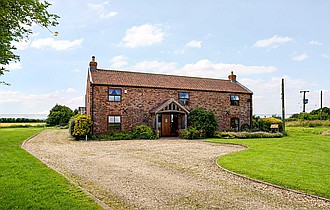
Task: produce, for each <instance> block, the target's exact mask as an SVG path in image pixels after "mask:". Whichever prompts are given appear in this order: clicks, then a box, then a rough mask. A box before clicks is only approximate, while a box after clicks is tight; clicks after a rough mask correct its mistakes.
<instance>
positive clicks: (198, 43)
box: [186, 40, 202, 48]
mask: <svg viewBox="0 0 330 210" xmlns="http://www.w3.org/2000/svg"><path fill="white" fill-rule="evenodd" d="M186 47H191V48H201V47H202V41H198V40H192V41H190V42H188V43H187V44H186Z"/></svg>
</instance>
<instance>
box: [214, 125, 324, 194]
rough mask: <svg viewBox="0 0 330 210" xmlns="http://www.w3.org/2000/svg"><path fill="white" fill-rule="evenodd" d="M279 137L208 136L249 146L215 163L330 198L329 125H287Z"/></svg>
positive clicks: (257, 177) (253, 176)
mask: <svg viewBox="0 0 330 210" xmlns="http://www.w3.org/2000/svg"><path fill="white" fill-rule="evenodd" d="M287 130H288V131H289V132H288V136H287V137H284V138H279V139H245V140H242V139H241V140H239V139H229V140H225V139H209V140H208V141H212V142H226V143H236V144H243V145H246V146H248V149H246V150H244V151H242V152H238V153H234V154H230V155H227V156H224V157H221V158H219V159H218V160H217V162H218V164H219V165H221V166H223V167H224V168H226V169H228V170H231V171H234V172H236V173H239V174H243V175H245V176H248V177H250V178H254V179H258V180H262V181H265V182H269V183H273V184H276V185H280V186H283V187H286V188H291V189H295V190H299V191H301V192H306V193H310V194H314V195H318V196H321V197H325V198H330V173H329V171H330V136H329V135H321V134H320V133H321V132H322V131H325V130H330V128H329V127H315V128H303V127H288V128H287Z"/></svg>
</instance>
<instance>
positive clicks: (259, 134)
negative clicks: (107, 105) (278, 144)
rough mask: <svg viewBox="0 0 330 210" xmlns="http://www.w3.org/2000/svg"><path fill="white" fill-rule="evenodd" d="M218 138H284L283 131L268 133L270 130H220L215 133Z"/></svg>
mask: <svg viewBox="0 0 330 210" xmlns="http://www.w3.org/2000/svg"><path fill="white" fill-rule="evenodd" d="M215 136H216V137H218V138H223V139H233V138H238V139H250V138H282V137H283V136H284V134H283V133H268V132H262V131H258V132H218V133H216V134H215Z"/></svg>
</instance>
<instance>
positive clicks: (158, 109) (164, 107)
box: [149, 98, 189, 114]
mask: <svg viewBox="0 0 330 210" xmlns="http://www.w3.org/2000/svg"><path fill="white" fill-rule="evenodd" d="M164 112H172V113H173V112H176V113H184V114H189V111H188V110H187V109H186V108H184V107H183V106H182V105H181V104H180V103H179V102H177V101H176V100H175V99H174V98H170V99H167V100H165V101H163V102H161V103H160V104H158V105H157V106H155V107H154V108H152V109H151V110H150V111H149V113H150V114H158V113H164Z"/></svg>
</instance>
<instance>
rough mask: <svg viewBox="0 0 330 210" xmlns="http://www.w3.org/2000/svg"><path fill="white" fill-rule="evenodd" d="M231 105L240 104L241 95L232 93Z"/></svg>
mask: <svg viewBox="0 0 330 210" xmlns="http://www.w3.org/2000/svg"><path fill="white" fill-rule="evenodd" d="M230 105H234V106H239V96H236V95H231V96H230Z"/></svg>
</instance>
